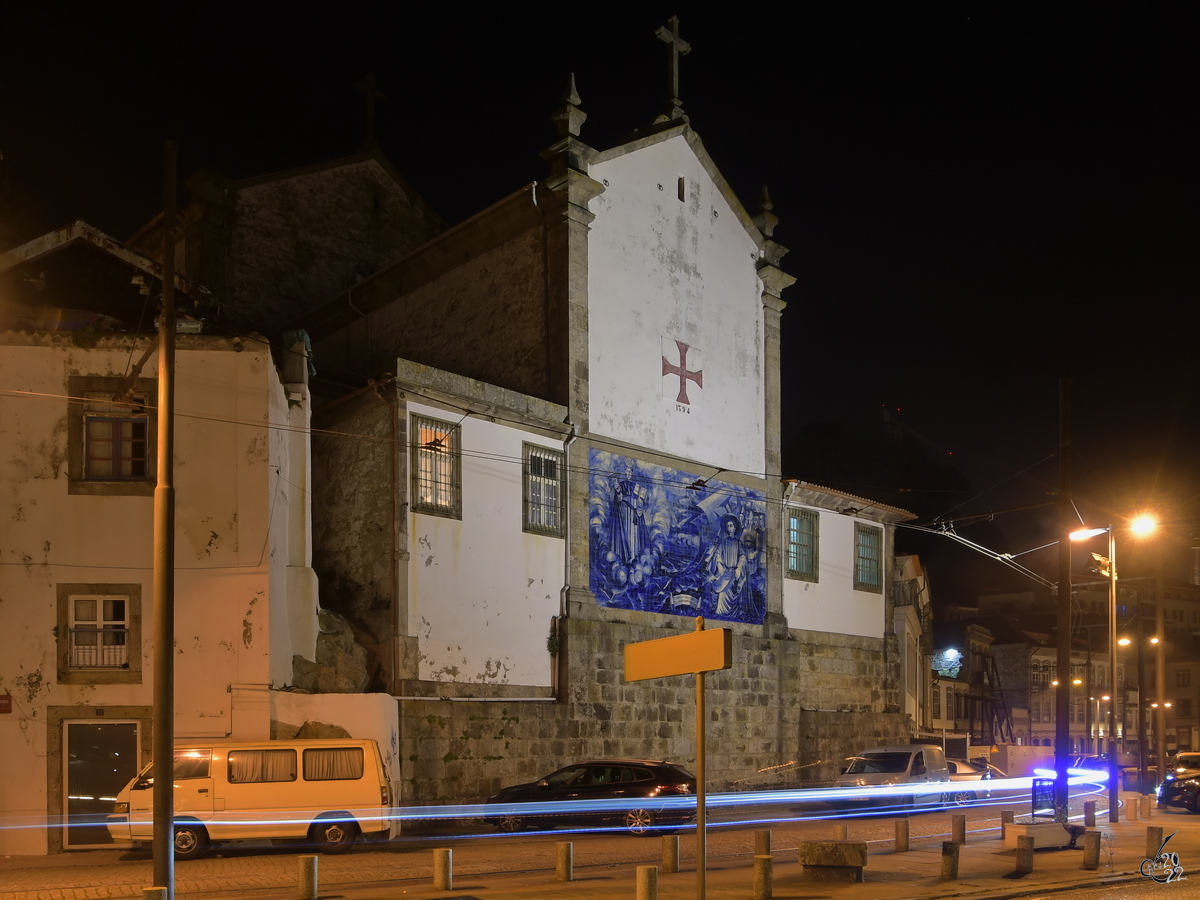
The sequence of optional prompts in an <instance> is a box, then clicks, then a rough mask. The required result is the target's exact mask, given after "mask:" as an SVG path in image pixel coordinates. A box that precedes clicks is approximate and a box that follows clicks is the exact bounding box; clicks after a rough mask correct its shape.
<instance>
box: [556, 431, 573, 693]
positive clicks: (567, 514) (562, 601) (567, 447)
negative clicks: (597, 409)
mask: <svg viewBox="0 0 1200 900" xmlns="http://www.w3.org/2000/svg"><path fill="white" fill-rule="evenodd" d="M566 424H568V425H570V426H571V433H570V434H568V435H567V436H566V438H565V439H564V440H563V464H564V466H566V465H567V460H568V459H570V451H571V445H572V444H573V443H575V438H576V437H578V435H577V434H576V433H575V424H574V423H573V422H571V420H570V419H568V420H567V422H566ZM563 484H564V485H565V486H566V496H565V497H564V498H563V512H564V515H563V586H562V590H561V591H559V592H558V616H557V617H556V618H555V621H554V628H555V631H556V633H558V634H559V647H558V654H557V656H556V658H555V660H554V669H553V672H552V674H553V676H554V678H553V682H554V684H553V687H554V699H555V700H561V699H562V690H561V688H562V658H563V655H564V654H563V647H562V643H561V641H562V634H561V631H562V622H563V619H566V618H568V617H569V606H568V601H569V600H570V599H571V475H570V468H569V466H567V477H566V478H564V479H563Z"/></svg>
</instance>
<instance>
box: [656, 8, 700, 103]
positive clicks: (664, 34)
mask: <svg viewBox="0 0 1200 900" xmlns="http://www.w3.org/2000/svg"><path fill="white" fill-rule="evenodd" d="M654 33H655V34H656V35H658V39H659V40H660V41H662V42H663V43H665V44H666V45H667V50H668V58H669V59H670V77H671V108H670V111H669V115H670V117H671V118H672V119H682V118H684V115H683V101H682V100H680V99H679V57H681V56H687V55H688V54H689V53H691V52H692V45H691V44H689V43H688V42H687V41H685V40H684V39H683V38H681V37H680V36H679V16H671V18H669V19H667V24H666V25H664V26H662V27H661V28H659V29H658V31H656V32H654Z"/></svg>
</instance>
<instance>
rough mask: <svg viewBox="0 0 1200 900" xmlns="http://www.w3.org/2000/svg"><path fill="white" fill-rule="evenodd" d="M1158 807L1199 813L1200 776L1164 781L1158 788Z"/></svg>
mask: <svg viewBox="0 0 1200 900" xmlns="http://www.w3.org/2000/svg"><path fill="white" fill-rule="evenodd" d="M1158 805H1159V806H1178V807H1180V808H1181V809H1190V810H1191V811H1192V812H1200V776H1193V777H1191V778H1172V779H1170V780H1169V781H1164V782H1163V783H1162V784H1160V785H1159V786H1158Z"/></svg>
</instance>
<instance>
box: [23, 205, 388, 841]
mask: <svg viewBox="0 0 1200 900" xmlns="http://www.w3.org/2000/svg"><path fill="white" fill-rule="evenodd" d="M157 271H158V270H157V267H156V266H155V265H154V264H153V263H152V262H150V261H149V260H145V259H144V258H142V257H140V256H138V255H137V254H134V253H131V252H129V251H127V250H126V249H124V248H123V247H121V246H120V245H119V244H117V243H116V242H115V241H112V240H111V239H110V238H106V237H105V236H103V235H101V234H99V232H96V231H95V230H94V229H90V228H89V227H87V226H85V225H83V224H82V223H76V224H75V225H74V226H70V227H69V228H67V229H62V230H60V231H59V232H55V233H52V234H51V235H47V236H45V237H44V238H41V239H39V241H37V242H34V243H33V244H32V245H26V246H24V247H20V248H16V249H14V250H12V251H10V252H9V253H7V254H5V255H3V256H0V303H2V304H3V307H2V309H0V313H2V314H3V316H4V319H5V321H4V323H3V326H4V330H3V331H0V446H2V447H3V448H4V449H5V457H6V458H5V459H4V464H3V465H4V471H5V475H4V478H3V486H4V487H3V491H4V497H5V502H6V504H7V505H8V513H7V514H6V515H5V516H3V517H2V519H0V553H2V554H3V555H2V557H0V563H2V565H0V598H2V599H0V604H2V605H0V613H2V616H3V623H4V627H3V628H2V629H0V660H3V662H0V698H2V699H3V701H4V702H3V703H2V704H0V759H3V760H4V764H5V772H6V777H5V779H4V780H3V783H2V784H0V810H3V814H4V816H5V817H6V826H11V825H12V824H13V823H14V822H15V823H17V824H18V825H19V826H21V827H16V828H13V827H5V828H4V829H0V853H3V854H29V853H45V852H47V851H51V852H54V851H57V850H60V849H64V848H78V847H91V846H102V845H108V844H110V839H109V837H108V833H107V830H106V829H105V828H103V827H102V826H99V827H97V826H96V825H95V824H90V825H89V824H87V823H86V822H83V821H81V820H80V819H79V818H78V817H79V816H84V817H87V816H103V815H104V814H106V813H108V812H111V809H112V800H113V798H114V797H115V795H116V793H117V791H118V790H119V789H120V788H121V787H123V785H124V783H125V782H126V781H128V779H129V778H130V777H132V775H133V774H134V773H135V772H136V771H137V770H138V769H139V768H140V767H141V765H142V764H144V763H145V762H147V761H148V760H149V751H150V747H151V740H150V738H151V735H150V726H151V710H152V704H153V697H152V690H151V685H152V672H151V659H152V650H153V647H152V641H151V636H152V634H153V624H154V611H153V606H154V603H153V590H152V549H153V515H154V512H153V507H154V499H153V494H154V489H155V466H156V427H157V419H156V406H157V378H156V377H154V375H155V373H156V365H157V358H158V357H157V351H153V352H150V353H149V355H148V357H144V356H143V354H145V353H146V351H147V350H151V349H152V348H154V347H156V346H157V336H156V335H153V334H132V333H116V332H111V331H104V330H102V329H104V328H105V326H110V325H111V324H112V323H111V322H110V321H108V320H107V319H106V318H105V317H104V316H103V315H98V314H96V313H93V312H89V311H85V310H82V309H76V308H70V307H68V306H66V304H65V303H64V299H65V300H67V301H68V302H69V301H70V300H71V299H74V300H75V301H76V302H79V301H80V300H81V299H89V300H90V304H89V306H90V308H91V309H96V308H106V307H111V306H113V305H114V304H115V306H117V307H119V306H120V305H121V303H122V302H127V301H129V300H130V299H131V298H130V297H129V296H128V295H130V294H132V299H133V300H134V301H135V302H136V301H137V300H141V299H148V298H143V297H142V296H141V295H140V294H139V288H138V285H137V284H131V283H130V276H131V274H132V275H134V276H136V277H137V278H138V279H140V281H141V282H142V283H145V284H147V285H148V286H150V287H152V286H153V285H154V283H155V277H156V275H157ZM81 283H83V284H86V285H87V286H88V287H87V289H86V291H83V293H86V294H87V295H88V296H87V297H86V298H83V297H82V295H81V293H80V290H81V289H80V287H79V285H80V284H81ZM180 287H181V288H183V289H185V290H186V289H188V288H189V285H188V284H187V283H186V282H185V281H183V280H182V279H181V281H180ZM114 294H115V296H113V295H114ZM184 299H185V300H186V297H185V298H184ZM109 301H113V303H112V304H110V303H109ZM97 326H99V327H97ZM139 359H141V360H142V361H143V362H144V363H145V368H144V369H143V370H142V371H141V372H140V374H139V372H137V371H136V370H135V369H134V365H135V362H136V361H138V360H139ZM299 361H300V365H286V366H285V367H284V369H285V370H287V371H291V372H292V373H293V376H292V379H291V381H289V383H284V381H283V380H282V378H281V374H280V368H278V367H277V366H276V363H275V360H274V359H273V357H272V353H271V350H270V348H269V347H268V346H267V344H266V343H265V342H264V341H263V340H261V339H254V338H225V337H214V336H209V335H198V334H197V335H179V337H178V354H177V375H176V411H177V412H176V421H175V439H176V452H175V475H176V477H175V486H176V526H175V527H176V542H175V553H176V573H175V609H176V613H175V628H176V631H175V685H176V692H175V737H176V739H177V741H179V740H188V739H204V740H210V741H211V740H263V739H267V738H270V737H272V736H273V735H276V734H280V733H284V734H287V735H288V736H291V735H292V734H294V733H295V732H296V731H297V729H298V728H300V727H302V726H304V725H305V723H306V722H309V721H310V720H313V721H320V722H324V723H326V724H330V725H340V726H342V727H343V728H347V729H349V728H354V729H355V730H358V731H359V732H360V734H358V735H355V736H361V737H375V738H377V739H379V740H380V741H381V744H383V749H384V752H385V755H387V756H388V757H389V758H390V757H394V743H393V741H394V738H395V733H394V725H393V724H389V723H394V708H393V707H392V706H391V704H390V702H389V701H387V698H386V697H385V698H383V700H384V702H383V703H381V702H380V698H379V696H378V695H374V696H372V695H362V696H360V697H355V698H350V699H349V702H347V701H345V700H343V701H340V702H339V703H338V705H337V706H335V705H334V704H332V703H330V702H327V701H329V700H331V699H334V698H329V697H314V696H308V695H304V694H295V693H289V692H282V691H279V690H273V688H276V689H278V688H283V687H284V686H285V685H290V684H292V683H293V682H294V681H295V678H294V668H293V657H294V656H296V657H302V658H305V659H309V660H312V659H314V658H315V657H316V656H317V641H318V628H317V621H318V612H319V610H318V604H317V584H316V579H315V577H314V575H313V572H312V568H311V537H310V523H309V504H308V493H309V461H308V454H309V440H308V432H307V429H308V421H309V415H310V400H309V396H308V390H307V386H306V383H305V381H306V377H305V373H304V365H303V358H300V360H299ZM323 701H324V702H323ZM69 817H70V818H69Z"/></svg>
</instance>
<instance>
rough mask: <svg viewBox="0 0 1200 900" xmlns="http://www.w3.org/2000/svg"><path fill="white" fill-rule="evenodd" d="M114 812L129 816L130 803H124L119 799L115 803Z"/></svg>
mask: <svg viewBox="0 0 1200 900" xmlns="http://www.w3.org/2000/svg"><path fill="white" fill-rule="evenodd" d="M113 812H114V813H120V814H121V815H126V816H127V815H129V804H128V803H123V802H121V801H120V800H118V801H117V802H116V803H114V804H113Z"/></svg>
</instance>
